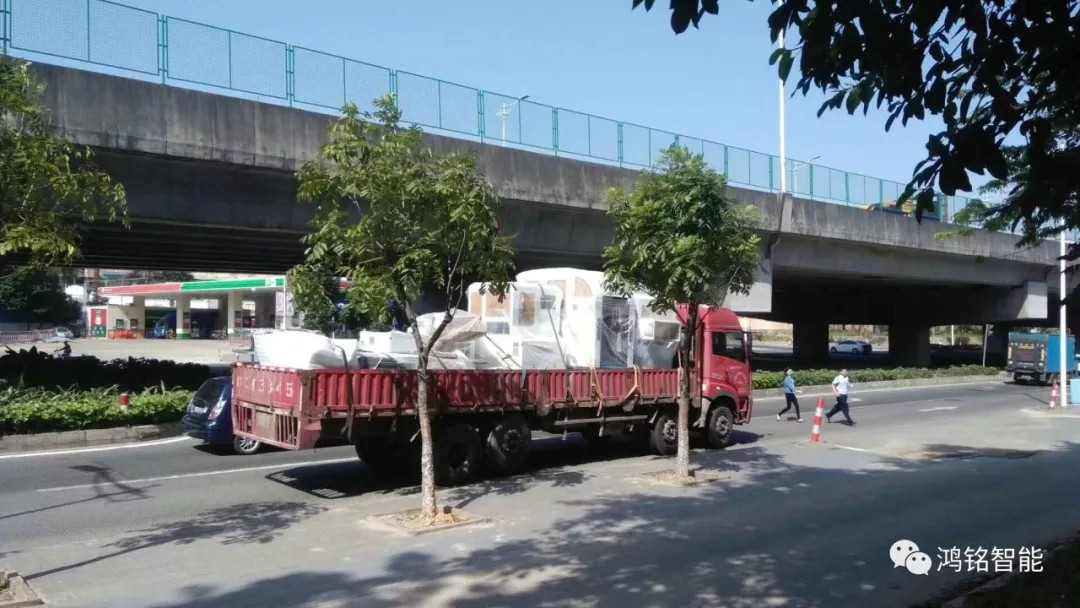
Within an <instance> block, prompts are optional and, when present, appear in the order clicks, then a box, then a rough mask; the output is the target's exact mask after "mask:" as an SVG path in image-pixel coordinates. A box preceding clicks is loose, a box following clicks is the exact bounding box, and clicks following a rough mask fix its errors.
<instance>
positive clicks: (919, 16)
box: [632, 0, 1080, 254]
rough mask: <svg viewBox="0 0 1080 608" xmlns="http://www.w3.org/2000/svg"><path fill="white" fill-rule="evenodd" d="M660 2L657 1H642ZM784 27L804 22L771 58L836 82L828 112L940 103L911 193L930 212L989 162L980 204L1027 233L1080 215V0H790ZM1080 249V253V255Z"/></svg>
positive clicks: (715, 10)
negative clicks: (938, 197) (991, 185)
mask: <svg viewBox="0 0 1080 608" xmlns="http://www.w3.org/2000/svg"><path fill="white" fill-rule="evenodd" d="M632 2H633V7H634V8H636V7H638V6H640V5H644V7H645V9H646V10H648V9H651V8H652V7H653V5H654V3H655V0H632ZM670 8H671V27H672V29H673V30H674V31H675V33H681V32H684V31H686V30H687V29H688V28H689V26H690V25H693V26H694V27H698V26H699V25H700V23H701V22H702V20H703V19H704V17H705V15H710V14H711V15H718V14H719V12H720V3H719V1H718V0H671V3H670ZM768 23H769V28H770V30H771V34H772V39H773V40H774V41H775V40H776V39H777V37H778V35H779V33H780V32H781V31H788V30H793V31H794V32H795V33H796V34H797V37H795V38H794V39H793V40H791V41H790V48H788V49H785V50H777V51H776V52H774V53H773V56H772V58H771V61H772V62H773V63H775V64H777V66H778V71H779V74H780V76H781V78H784V79H787V77H788V75H789V73H790V72H791V70H792V68H793V66H795V65H796V60H797V65H798V69H799V75H798V79H797V81H796V84H795V90H796V91H798V92H801V93H803V94H804V95H805V94H808V93H809V92H810V91H811V90H816V91H820V92H822V93H824V94H825V95H826V96H827V100H826V101H825V102H824V103H823V105H822V107H821V109H820V110H819V115H820V113H822V112H824V111H826V110H828V109H835V108H843V109H845V110H846V111H847V112H848V113H852V114H853V113H855V112H856V111H858V110H859V109H860V108H861V109H862V110H863V112H864V113H865V112H866V111H867V110H868V108H869V107H870V105H871V104H874V105H875V106H877V107H879V108H881V107H884V108H885V109H886V110H887V111H888V118H887V120H886V122H885V129H886V130H888V129H889V128H891V127H892V126H893V124H894V123H895V121H897V120H899V121H900V123H901V124H904V125H906V124H907V123H908V121H909V120H911V119H916V120H922V119H924V118H925V117H927V116H938V117H940V118H941V120H942V121H943V122H944V125H945V127H944V129H943V130H942V131H940V132H938V133H935V134H933V135H931V136H930V137H929V140H928V141H927V145H926V149H927V156H926V159H925V160H924V161H923V162H921V163H920V164H919V165H918V166H917V167H915V170H914V172H913V176H912V179H911V182H910V183H909V185H908V188H907V191H906V192H905V195H904V199H907V198H909V197H913V198H914V199H915V200H916V202H917V205H916V212H917V214H918V215H919V217H921V216H922V213H923V212H924V211H927V210H929V209H933V208H934V196H933V194H934V193H933V188H934V187H935V185H936V186H938V187H940V189H941V190H942V191H943V192H944V193H945V194H948V195H953V194H955V193H956V192H958V191H968V192H970V191H971V190H972V185H971V180H970V176H969V172H970V173H974V174H977V175H984V174H989V175H990V176H991V177H992V178H993V179H994V180H995V183H996V191H997V192H998V193H999V194H1001V195H1003V197H1004V198H1003V199H1002V200H1001V201H1000V202H997V203H994V204H990V205H986V206H985V208H984V209H983V210H982V211H980V212H977V213H976V215H979V214H981V215H982V216H983V218H984V219H985V220H989V221H991V223H992V225H993V224H994V223H995V222H996V223H997V224H998V225H1008V226H1009V227H1016V228H1019V229H1020V230H1022V233H1023V236H1024V239H1023V243H1025V244H1026V243H1030V242H1032V241H1034V240H1035V239H1037V238H1038V237H1041V236H1049V235H1051V234H1054V233H1056V232H1057V231H1059V230H1060V229H1061V227H1060V226H1059V225H1058V223H1057V221H1056V220H1058V219H1061V218H1064V220H1065V228H1067V229H1070V230H1072V229H1076V228H1078V227H1080V206H1078V194H1080V137H1078V135H1080V130H1078V125H1080V122H1078V119H1080V104H1077V103H1076V99H1077V97H1078V93H1080V62H1077V61H1076V57H1080V35H1078V34H1080V3H1078V2H1076V1H1075V0H1046V1H1045V2H1024V1H1011V2H1009V1H1006V0H949V1H947V2H925V1H922V0H888V1H886V2H876V1H873V0H851V1H847V2H841V3H834V2H819V1H817V0H785V1H783V2H781V3H779V4H777V6H776V8H775V10H773V12H772V14H771V15H770V16H769V19H768ZM1075 253H1076V252H1074V254H1075Z"/></svg>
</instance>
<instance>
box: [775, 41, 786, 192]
mask: <svg viewBox="0 0 1080 608" xmlns="http://www.w3.org/2000/svg"><path fill="white" fill-rule="evenodd" d="M776 42H777V44H778V45H780V48H784V30H780V37H779V38H778V39H777V40H776ZM785 85H786V83H785V82H784V79H783V78H781V79H780V194H781V195H783V194H784V193H785V192H787V142H786V135H787V134H786V130H787V127H786V124H785V123H786V122H787V115H786V112H785V111H784V102H785V101H786V100H785V97H787V95H786V92H787V91H786V89H787V87H786V86H785Z"/></svg>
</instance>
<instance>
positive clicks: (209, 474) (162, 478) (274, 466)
mask: <svg viewBox="0 0 1080 608" xmlns="http://www.w3.org/2000/svg"><path fill="white" fill-rule="evenodd" d="M342 462H360V461H359V460H358V459H357V458H356V457H355V456H353V457H352V458H331V459H329V460H308V461H302V462H286V463H279V464H268V465H263V466H258V467H241V468H238V469H223V470H220V471H202V472H199V473H181V474H178V475H162V476H160V477H144V478H142V479H118V480H116V481H118V482H120V483H123V484H136V483H153V482H156V481H170V480H173V479H191V478H195V477H212V476H215V475H231V474H233V473H248V472H251V471H269V470H272V469H286V468H295V467H302V466H308V465H313V464H338V463H342ZM98 485H101V484H99V483H81V484H77V485H73V486H60V487H56V488H39V489H38V490H37V491H38V492H63V491H64V490H84V489H86V488H93V487H95V486H98Z"/></svg>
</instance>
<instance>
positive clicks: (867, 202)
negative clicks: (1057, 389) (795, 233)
mask: <svg viewBox="0 0 1080 608" xmlns="http://www.w3.org/2000/svg"><path fill="white" fill-rule="evenodd" d="M0 13H2V15H0V20H2V23H0V34H2V35H0V39H2V40H0V44H2V45H3V49H2V50H3V52H4V53H12V54H16V55H19V56H23V57H26V58H28V59H36V58H43V59H42V60H43V61H48V62H56V63H59V62H57V61H56V60H58V59H59V60H66V61H70V62H72V63H74V64H76V65H78V66H83V67H89V68H91V69H94V70H96V71H104V72H106V73H116V74H120V75H126V76H134V77H141V78H143V79H154V80H160V82H161V83H163V84H171V85H178V86H184V87H188V88H196V89H200V90H212V91H230V92H232V93H233V94H235V95H239V96H243V97H248V98H255V99H257V100H259V101H266V102H273V103H280V104H287V105H289V106H295V107H300V108H306V109H312V110H318V111H324V112H327V111H328V112H330V113H336V112H339V111H340V110H341V108H342V107H343V106H344V105H345V104H346V103H347V102H350V101H351V102H353V103H355V104H356V105H357V106H358V107H359V108H360V109H361V110H366V111H371V110H373V104H372V101H373V100H374V99H376V98H378V97H381V96H382V95H384V94H386V93H393V94H395V95H396V97H397V101H398V105H399V107H400V108H401V111H402V118H403V121H405V122H408V123H412V124H416V125H420V126H422V127H425V128H427V129H430V130H433V131H435V132H441V133H445V134H448V135H451V136H457V137H461V138H463V139H469V140H473V141H480V142H488V143H494V144H503V145H507V146H512V147H515V148H523V149H530V150H535V151H539V152H546V153H550V154H555V155H558V156H566V157H571V158H580V159H583V160H591V161H595V162H601V163H606V164H617V165H619V166H625V167H634V168H644V167H649V166H651V165H653V164H654V162H655V161H656V160H658V158H659V156H660V153H661V152H662V151H663V150H664V149H666V148H668V147H669V146H671V145H672V144H677V145H681V146H685V147H687V148H689V149H690V150H692V151H694V152H697V153H700V154H702V155H703V156H704V157H705V159H706V161H707V162H708V163H709V164H710V165H711V166H712V167H713V168H714V169H716V170H718V171H720V172H722V173H724V174H725V175H726V176H727V179H728V182H729V183H731V184H733V185H737V186H743V187H748V188H751V189H756V190H763V191H772V192H775V191H777V190H778V189H779V183H780V172H781V171H787V178H788V179H787V183H788V184H789V191H790V192H791V193H792V194H794V195H796V196H800V197H805V198H809V199H813V200H817V201H822V202H829V203H836V204H842V205H851V206H859V207H863V208H867V209H878V210H880V209H882V208H883V207H887V204H888V203H889V202H892V201H895V200H896V199H897V198H899V197H900V195H901V194H902V193H903V191H904V188H905V186H906V183H902V182H898V181H893V180H887V179H882V178H877V177H871V176H868V175H863V174H860V173H854V172H850V171H843V170H840V169H835V168H832V167H827V166H823V165H819V164H814V163H806V162H802V161H798V160H793V159H787V162H786V163H785V164H786V166H784V167H781V166H780V162H779V159H778V158H777V157H776V156H774V155H772V154H766V153H763V152H757V151H754V150H749V149H745V148H740V147H736V146H730V145H727V144H723V143H718V142H714V141H710V140H707V139H703V138H699V137H694V136H689V135H682V134H679V133H674V132H671V131H666V130H663V129H655V128H651V127H646V126H642V125H638V124H634V123H631V122H627V121H620V120H615V119H612V118H605V117H602V116H595V115H592V114H588V113H584V112H577V111H574V110H569V109H566V108H560V107H557V106H552V105H547V104H542V103H539V102H536V101H533V100H531V99H522V98H519V97H515V96H511V95H505V94H500V93H496V92H492V91H487V90H484V89H480V88H474V87H470V86H465V85H461V84H457V83H453V82H449V81H445V80H441V79H438V78H431V77H428V76H422V75H420V74H414V73H412V72H408V71H405V70H396V69H391V68H387V67H383V66H379V65H374V64H371V63H367V62H364V61H359V60H355V59H350V58H348V57H342V56H339V55H334V54H330V53H325V52H322V51H318V50H314V49H309V48H306V47H302V46H298V45H292V44H288V43H286V42H282V41H278V40H273V39H269V38H264V37H261V36H256V35H252V34H246V33H243V32H238V31H233V30H229V29H224V28H220V27H216V26H213V25H208V24H204V23H198V22H195V21H190V20H187V19H180V18H176V17H170V16H168V15H162V14H158V13H155V12H152V11H147V10H144V9H140V8H136V7H132V6H127V5H124V4H120V3H117V2H111V1H109V0H0ZM968 202H969V199H968V198H967V197H962V196H945V195H944V194H939V195H938V198H937V209H936V210H935V213H934V214H933V215H934V216H936V218H935V219H940V220H943V221H949V219H950V218H952V217H953V216H954V215H955V213H956V212H957V211H959V210H960V209H961V208H963V207H964V206H965V205H967V204H968Z"/></svg>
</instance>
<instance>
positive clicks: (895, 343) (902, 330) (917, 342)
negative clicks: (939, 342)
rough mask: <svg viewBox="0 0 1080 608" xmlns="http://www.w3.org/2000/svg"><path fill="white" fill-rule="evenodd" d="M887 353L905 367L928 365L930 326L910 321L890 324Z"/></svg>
mask: <svg viewBox="0 0 1080 608" xmlns="http://www.w3.org/2000/svg"><path fill="white" fill-rule="evenodd" d="M889 355H890V357H891V358H892V359H894V360H895V361H896V363H898V364H900V365H903V366H905V367H929V365H930V326H929V325H923V324H919V323H910V322H902V323H892V324H890V325H889Z"/></svg>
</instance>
